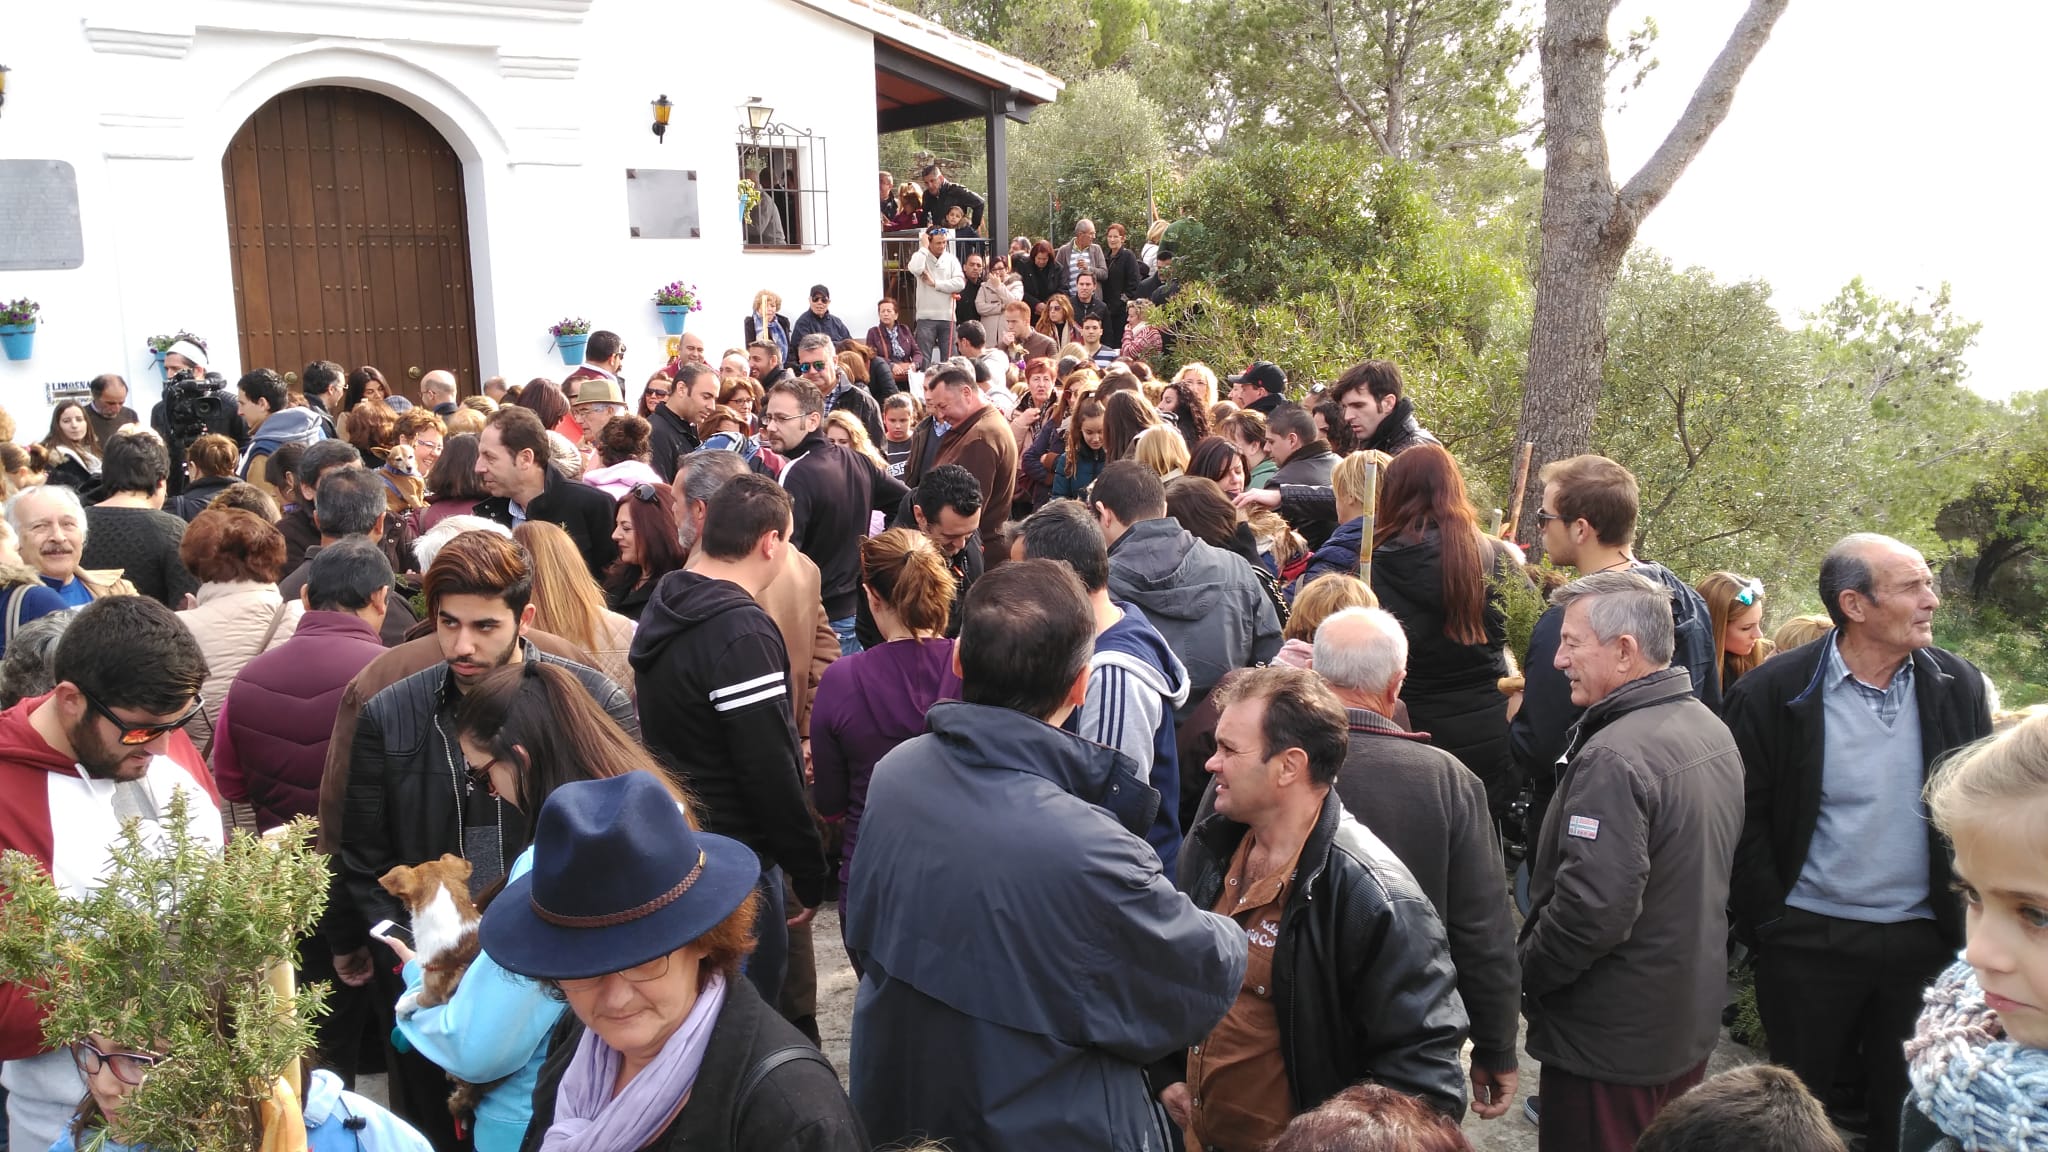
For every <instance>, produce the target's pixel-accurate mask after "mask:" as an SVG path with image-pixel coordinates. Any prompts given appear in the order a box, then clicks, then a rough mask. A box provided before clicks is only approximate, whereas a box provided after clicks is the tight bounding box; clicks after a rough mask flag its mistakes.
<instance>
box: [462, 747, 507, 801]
mask: <svg viewBox="0 0 2048 1152" xmlns="http://www.w3.org/2000/svg"><path fill="white" fill-rule="evenodd" d="M503 759H504V757H502V756H493V757H491V758H490V759H489V760H486V761H484V762H483V763H481V764H471V763H469V762H467V761H464V763H463V765H462V773H463V775H465V776H467V777H469V786H470V788H471V789H472V790H474V789H477V788H481V789H483V790H484V791H485V792H487V793H489V794H490V795H492V796H496V795H497V794H498V790H497V789H496V788H495V787H493V786H492V785H491V769H493V768H495V767H497V766H498V763H499V761H501V760H503Z"/></svg>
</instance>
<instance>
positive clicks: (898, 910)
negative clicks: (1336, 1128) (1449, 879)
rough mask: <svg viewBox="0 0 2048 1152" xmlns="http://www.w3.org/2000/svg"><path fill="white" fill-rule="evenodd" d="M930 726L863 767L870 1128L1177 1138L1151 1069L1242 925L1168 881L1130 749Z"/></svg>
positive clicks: (1226, 975) (855, 918) (976, 710)
mask: <svg viewBox="0 0 2048 1152" xmlns="http://www.w3.org/2000/svg"><path fill="white" fill-rule="evenodd" d="M928 723H929V724H930V726H931V730H930V731H929V732H928V733H926V734H925V735H923V736H919V737H916V738H914V739H911V740H908V741H905V742H904V743H902V744H900V745H898V746H897V748H896V750H895V751H893V752H891V753H889V755H887V756H885V757H883V758H882V760H881V762H880V763H879V764H877V765H876V766H875V775H874V782H873V783H872V784H871V785H870V786H869V789H868V799H867V810H866V812H865V813H864V814H863V816H862V818H861V830H860V855H859V857H858V859H857V860H856V861H855V863H854V867H853V870H852V875H851V876H850V877H849V879H848V883H847V889H846V920H845V924H846V930H847V937H846V945H847V947H848V949H850V950H851V951H852V952H853V954H854V956H855V957H856V959H858V960H859V965H858V967H859V969H860V971H861V972H862V976H861V985H860V991H859V993H858V995H857V997H856V999H855V1001H854V1009H853V1046H852V1049H851V1051H850V1053H849V1061H848V1062H849V1069H850V1077H851V1082H852V1097H853V1105H854V1110H855V1112H856V1113H858V1114H859V1116H860V1119H861V1122H862V1124H863V1125H865V1127H866V1128H867V1132H868V1135H869V1137H870V1138H871V1139H872V1140H873V1141H874V1142H875V1144H876V1146H878V1147H879V1146H883V1145H890V1144H898V1145H908V1144H909V1143H912V1142H914V1140H942V1141H945V1142H946V1143H947V1144H948V1146H950V1147H956V1148H974V1149H978V1150H981V1152H1012V1150H1014V1152H1027V1150H1028V1152H1041V1150H1043V1149H1048V1148H1155V1149H1156V1148H1167V1147H1171V1146H1172V1145H1173V1144H1174V1143H1175V1142H1177V1141H1178V1139H1179V1137H1178V1135H1177V1134H1175V1133H1171V1132H1169V1131H1167V1130H1166V1128H1167V1126H1166V1124H1165V1123H1164V1118H1163V1114H1162V1113H1160V1112H1159V1110H1158V1108H1157V1107H1156V1105H1155V1104H1154V1101H1153V1097H1152V1092H1151V1089H1150V1088H1149V1087H1148V1086H1147V1084H1146V1080H1145V1074H1144V1066H1145V1065H1146V1064H1148V1063H1150V1062H1152V1061H1155V1060H1158V1059H1160V1058H1162V1057H1164V1056H1166V1055H1168V1054H1169V1053H1173V1052H1178V1051H1180V1050H1181V1049H1183V1048H1185V1047H1187V1046H1188V1045H1189V1044H1193V1043H1198V1042H1200V1040H1201V1039H1202V1038H1203V1037H1205V1036H1207V1035H1208V1034H1209V1030H1210V1029H1211V1028H1213V1027H1214V1026H1215V1025H1216V1022H1217V1021H1219V1020H1221V1019H1222V1018H1223V1014H1224V1013H1225V1012H1226V1011H1228V1010H1229V1008H1230V1005H1231V1004H1232V1003H1233V1002H1234V1001H1235V1000H1236V999H1237V992H1238V987H1239V985H1240V984H1242V982H1243V980H1244V967H1245V939H1244V932H1243V930H1242V929H1240V928H1239V927H1238V926H1237V925H1236V924H1234V923H1232V922H1231V921H1230V920H1227V919H1225V918H1223V917H1221V916H1217V915H1215V914H1213V913H1209V912H1204V911H1201V910H1199V909H1197V908H1196V907H1195V906H1194V905H1193V904H1191V903H1189V902H1188V899H1187V897H1185V896H1182V895H1181V894H1180V893H1178V892H1176V891H1174V888H1173V885H1172V884H1171V883H1170V882H1169V881H1168V880H1167V879H1166V874H1165V873H1164V872H1163V871H1162V870H1161V869H1160V867H1159V857H1158V856H1157V855H1156V854H1155V853H1154V852H1153V851H1152V848H1151V846H1150V845H1148V844H1146V843H1145V841H1143V840H1142V839H1140V838H1139V835H1138V834H1139V833H1140V832H1142V831H1143V830H1144V829H1146V828H1147V827H1149V826H1150V825H1151V823H1152V818H1153V813H1154V810H1155V808H1156V807H1157V805H1158V803H1159V797H1158V794H1157V793H1155V792H1153V791H1152V789H1151V788H1149V787H1147V786H1146V785H1145V784H1144V782H1143V780H1142V779H1141V778H1140V775H1139V772H1138V767H1137V765H1136V764H1133V763H1132V762H1131V761H1130V760H1129V759H1128V758H1127V757H1124V756H1123V755H1121V754H1119V753H1117V752H1115V751H1113V750H1111V749H1109V748H1105V747H1103V746H1101V745H1099V744H1093V743H1090V742H1089V741H1086V740H1083V739H1081V738H1080V737H1078V736H1075V735H1072V734H1070V733H1067V732H1062V731H1061V730H1059V729H1058V728H1054V727H1052V726H1051V725H1049V724H1045V723H1041V722H1040V721H1038V720H1036V719H1033V718H1032V717H1029V716H1026V715H1024V714H1022V713H1020V712H1013V711H1010V710H1009V709H1005V708H995V707H989V706H985V705H978V704H964V703H957V702H950V701H948V702H941V703H939V704H936V705H934V706H933V707H932V709H931V711H930V712H929V713H928ZM1425 907H1427V905H1425Z"/></svg>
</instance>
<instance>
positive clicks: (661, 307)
mask: <svg viewBox="0 0 2048 1152" xmlns="http://www.w3.org/2000/svg"><path fill="white" fill-rule="evenodd" d="M654 310H655V311H656V312H659V313H660V314H661V330H662V331H663V332H666V333H667V334H669V335H670V336H681V335H682V334H683V322H684V321H686V320H688V319H689V318H690V313H692V312H701V311H703V310H704V301H703V300H702V299H700V298H699V297H698V295H697V286H696V285H695V284H685V283H683V282H682V281H681V280H677V281H674V282H672V283H669V284H664V285H662V286H661V287H659V288H656V289H655V290H654Z"/></svg>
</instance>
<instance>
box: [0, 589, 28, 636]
mask: <svg viewBox="0 0 2048 1152" xmlns="http://www.w3.org/2000/svg"><path fill="white" fill-rule="evenodd" d="M31 587H33V585H29V584H22V585H18V586H17V587H16V588H15V589H14V591H12V592H10V593H8V599H7V631H6V632H5V633H4V634H0V635H5V637H6V640H5V641H4V642H0V647H5V646H6V645H7V644H12V643H14V630H15V629H17V628H19V627H21V603H22V601H24V600H26V599H28V590H29V589H30V588H31Z"/></svg>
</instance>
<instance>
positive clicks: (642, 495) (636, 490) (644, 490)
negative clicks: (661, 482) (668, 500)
mask: <svg viewBox="0 0 2048 1152" xmlns="http://www.w3.org/2000/svg"><path fill="white" fill-rule="evenodd" d="M632 497H633V499H635V500H638V501H640V502H641V503H643V504H659V503H661V493H659V492H657V491H655V490H654V485H652V484H645V483H642V484H635V485H633V491H632Z"/></svg>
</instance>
